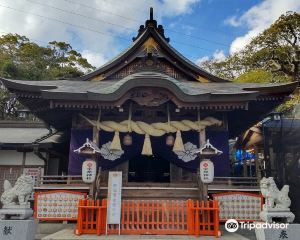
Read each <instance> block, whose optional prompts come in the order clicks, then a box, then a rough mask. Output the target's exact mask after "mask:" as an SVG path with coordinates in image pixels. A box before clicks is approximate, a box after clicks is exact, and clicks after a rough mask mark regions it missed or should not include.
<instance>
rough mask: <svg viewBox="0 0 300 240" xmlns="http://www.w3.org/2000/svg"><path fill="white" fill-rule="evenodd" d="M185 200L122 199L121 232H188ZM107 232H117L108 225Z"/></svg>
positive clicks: (113, 227) (162, 233) (163, 233)
mask: <svg viewBox="0 0 300 240" xmlns="http://www.w3.org/2000/svg"><path fill="white" fill-rule="evenodd" d="M186 209H187V204H186V201H166V200H123V201H122V207H121V234H161V235H166V234H174V235H175V234H178V235H179V234H188V230H187V215H186V213H187V211H186ZM108 232H109V233H117V232H118V231H117V226H116V225H110V226H109V229H108Z"/></svg>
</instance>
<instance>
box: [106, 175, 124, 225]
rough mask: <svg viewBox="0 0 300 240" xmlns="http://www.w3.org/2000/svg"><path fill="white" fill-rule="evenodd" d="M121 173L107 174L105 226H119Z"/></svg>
mask: <svg viewBox="0 0 300 240" xmlns="http://www.w3.org/2000/svg"><path fill="white" fill-rule="evenodd" d="M121 193H122V172H109V178H108V196H107V199H108V208H107V224H120V220H121Z"/></svg>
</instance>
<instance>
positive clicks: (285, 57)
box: [201, 12, 300, 111]
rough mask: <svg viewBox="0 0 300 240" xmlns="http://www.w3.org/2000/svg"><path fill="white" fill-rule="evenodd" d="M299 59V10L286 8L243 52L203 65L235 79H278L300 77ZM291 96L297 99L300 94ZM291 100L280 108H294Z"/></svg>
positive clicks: (214, 72)
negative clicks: (297, 11) (284, 12)
mask: <svg viewBox="0 0 300 240" xmlns="http://www.w3.org/2000/svg"><path fill="white" fill-rule="evenodd" d="M299 63H300V14H299V13H296V12H287V13H286V14H283V15H281V16H280V17H279V18H278V19H277V20H276V21H275V22H274V23H273V24H272V25H271V26H270V27H269V28H267V29H266V30H265V31H263V32H262V33H260V34H259V35H258V36H257V37H255V38H253V39H252V41H251V42H250V43H249V44H248V45H247V46H246V47H245V48H244V49H243V50H241V51H240V52H237V53H234V54H232V55H230V56H228V57H227V58H226V59H225V60H224V61H216V60H208V61H206V62H203V63H202V64H201V66H202V67H203V68H205V69H206V70H208V71H210V72H212V73H213V74H215V75H217V76H219V77H222V78H226V79H229V80H232V81H235V82H255V83H268V82H273V83H279V82H290V81H299V77H300V76H299V75H300V71H299ZM292 98H293V99H298V97H297V96H293V97H292ZM292 102H293V104H296V103H297V101H292ZM290 103H291V101H289V102H288V103H287V104H286V105H283V106H281V107H280V108H279V110H281V111H289V110H291V108H292V107H293V106H294V105H293V104H290Z"/></svg>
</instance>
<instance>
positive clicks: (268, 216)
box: [260, 210, 295, 223]
mask: <svg viewBox="0 0 300 240" xmlns="http://www.w3.org/2000/svg"><path fill="white" fill-rule="evenodd" d="M260 218H261V219H262V220H263V221H265V222H268V223H272V222H278V220H279V219H280V221H279V222H287V223H292V222H293V221H294V219H295V215H294V214H293V213H292V212H290V211H280V210H272V211H270V210H268V211H266V210H263V211H262V212H260ZM273 219H275V221H274V220H273Z"/></svg>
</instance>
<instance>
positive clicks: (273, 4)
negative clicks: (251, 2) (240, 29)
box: [225, 0, 300, 53]
mask: <svg viewBox="0 0 300 240" xmlns="http://www.w3.org/2000/svg"><path fill="white" fill-rule="evenodd" d="M299 10H300V1H299V0H284V1H279V0H265V1H262V2H261V3H259V4H257V5H255V6H253V7H251V8H250V9H249V10H248V11H247V12H245V13H244V14H243V15H242V16H241V17H239V18H238V17H236V16H232V17H229V18H227V19H226V20H225V23H226V24H229V25H231V26H234V27H237V26H240V25H245V26H247V27H248V28H249V30H248V32H247V33H246V34H245V35H243V36H240V37H237V38H236V39H235V40H234V41H233V42H232V43H231V46H230V53H235V52H237V51H239V50H241V49H243V47H245V45H247V44H248V43H249V42H250V41H251V39H252V38H254V37H255V36H257V35H258V34H259V33H260V32H262V31H263V30H265V29H266V28H268V27H269V26H270V25H271V24H272V23H273V22H274V21H275V20H276V19H278V18H279V16H280V15H281V14H284V13H285V12H287V11H299Z"/></svg>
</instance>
